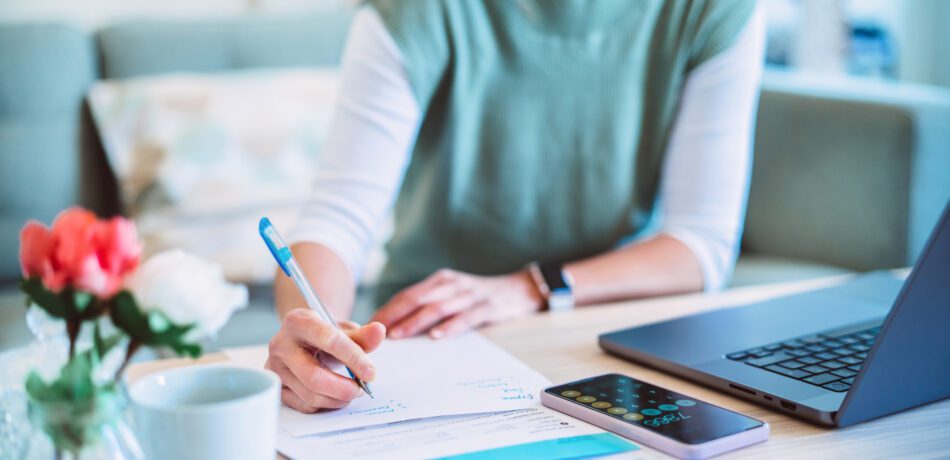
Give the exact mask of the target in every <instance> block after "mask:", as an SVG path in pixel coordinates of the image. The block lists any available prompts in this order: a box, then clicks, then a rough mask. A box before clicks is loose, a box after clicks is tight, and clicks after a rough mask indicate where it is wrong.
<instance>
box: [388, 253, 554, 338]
mask: <svg viewBox="0 0 950 460" xmlns="http://www.w3.org/2000/svg"><path fill="white" fill-rule="evenodd" d="M542 304H543V299H542V297H541V293H540V292H538V290H537V287H536V286H535V284H534V282H533V281H532V279H531V275H530V274H529V273H528V272H527V271H521V272H517V273H513V274H510V275H504V276H492V277H484V276H475V275H469V274H467V273H461V272H456V271H453V270H445V269H443V270H439V271H438V272H436V273H435V274H433V275H431V276H429V277H428V278H426V279H425V280H423V281H421V282H419V283H418V284H415V285H413V286H410V287H408V288H406V289H405V290H403V291H402V292H400V293H398V294H396V295H395V296H394V297H393V298H392V299H391V300H390V301H389V302H388V303H387V304H386V305H384V306H383V308H382V309H380V310H379V312H377V313H376V316H374V317H373V320H374V321H379V322H381V323H383V324H385V325H386V327H387V328H388V329H389V337H391V338H394V339H398V338H403V337H411V336H414V335H417V334H422V333H425V332H428V333H429V336H430V337H432V338H434V339H439V338H443V337H450V336H453V335H457V334H459V333H461V332H464V331H467V330H469V329H474V328H476V327H479V326H482V325H485V324H490V323H496V322H499V321H504V320H507V319H511V318H516V317H519V316H525V315H528V314H531V313H534V312H536V311H538V310H540V309H541V305H542Z"/></svg>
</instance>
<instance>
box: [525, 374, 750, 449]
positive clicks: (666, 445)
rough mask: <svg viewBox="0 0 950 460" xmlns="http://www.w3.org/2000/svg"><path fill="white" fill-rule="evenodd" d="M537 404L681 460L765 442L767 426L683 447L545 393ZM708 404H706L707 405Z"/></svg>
mask: <svg viewBox="0 0 950 460" xmlns="http://www.w3.org/2000/svg"><path fill="white" fill-rule="evenodd" d="M541 404H544V405H545V406H547V407H550V408H551V409H554V410H556V411H558V412H563V413H565V414H567V415H570V416H571V417H574V418H578V419H580V420H583V421H585V422H587V423H590V424H591V425H594V426H598V427H600V428H603V429H605V430H607V431H610V432H613V433H616V434H619V435H620V436H623V437H625V438H630V439H632V440H634V441H637V442H640V443H643V444H644V445H647V446H650V447H652V448H654V449H657V450H660V451H663V452H666V453H667V454H670V455H672V456H674V457H679V458H683V459H702V458H709V457H712V456H715V455H719V454H722V453H725V452H729V451H732V450H736V449H741V448H743V447H746V446H751V445H752V444H758V443H760V442H764V441H766V440H767V439H769V424H768V423H765V422H762V426H760V427H758V428H753V429H750V430H746V431H743V432H740V433H736V434H733V435H730V436H726V437H722V438H719V439H714V440H712V441H708V442H705V443H702V444H685V443H682V442H678V441H676V440H674V439H672V438H668V437H666V436H663V435H661V434H659V433H655V432H653V431H650V430H648V429H646V428H643V427H640V426H638V425H634V424H631V423H627V422H623V421H621V420H617V419H616V418H613V417H611V416H609V415H607V414H603V413H601V412H598V411H596V410H594V409H592V408H589V407H586V406H582V405H580V404H575V403H572V402H570V401H566V400H564V399H561V398H559V397H557V396H554V395H552V394H550V393H548V392H547V391H541ZM707 404H708V403H707Z"/></svg>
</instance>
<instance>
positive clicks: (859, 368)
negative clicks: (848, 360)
mask: <svg viewBox="0 0 950 460" xmlns="http://www.w3.org/2000/svg"><path fill="white" fill-rule="evenodd" d="M848 369H851V370H852V371H855V372H857V371H860V370H861V365H860V364H856V365H854V366H848Z"/></svg>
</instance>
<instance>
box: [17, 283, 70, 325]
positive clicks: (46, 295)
mask: <svg viewBox="0 0 950 460" xmlns="http://www.w3.org/2000/svg"><path fill="white" fill-rule="evenodd" d="M20 290H21V291H23V293H24V294H26V296H27V297H29V299H30V301H32V302H33V303H35V304H36V305H38V306H39V307H40V308H42V309H43V310H46V313H48V314H49V315H50V316H52V317H54V318H63V319H66V318H67V317H68V316H69V309H68V307H67V305H66V302H65V301H64V299H63V297H62V296H61V295H60V294H56V293H54V292H52V291H50V290H48V289H46V287H45V286H43V281H42V280H40V279H39V278H38V277H32V278H30V279H26V280H23V281H21V282H20ZM27 306H29V305H27Z"/></svg>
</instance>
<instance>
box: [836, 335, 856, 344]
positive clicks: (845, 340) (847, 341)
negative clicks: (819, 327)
mask: <svg viewBox="0 0 950 460" xmlns="http://www.w3.org/2000/svg"><path fill="white" fill-rule="evenodd" d="M838 341H840V342H841V343H843V344H845V345H852V344H855V343H858V339H856V338H854V337H851V336H845V337H838Z"/></svg>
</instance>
